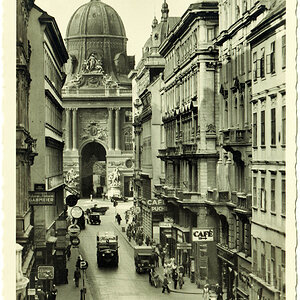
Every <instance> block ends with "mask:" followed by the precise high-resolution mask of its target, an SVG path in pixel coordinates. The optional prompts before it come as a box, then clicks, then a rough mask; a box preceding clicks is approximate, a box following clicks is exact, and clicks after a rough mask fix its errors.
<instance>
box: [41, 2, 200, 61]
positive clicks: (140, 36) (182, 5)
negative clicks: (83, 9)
mask: <svg viewBox="0 0 300 300" xmlns="http://www.w3.org/2000/svg"><path fill="white" fill-rule="evenodd" d="M89 1H90V0H67V1H64V0H35V4H36V5H37V6H39V7H40V8H41V9H43V10H44V11H46V12H47V13H48V14H49V15H51V16H52V17H54V18H55V20H56V22H57V24H58V27H59V29H60V32H61V35H62V37H63V38H65V34H66V29H67V26H68V22H69V20H70V18H71V16H72V15H73V13H74V12H75V11H76V9H77V8H78V7H79V6H81V5H83V4H85V3H88V2H89ZM103 2H105V3H106V4H108V5H110V6H111V7H112V8H114V9H115V10H116V12H117V13H118V14H119V15H120V17H121V19H122V21H123V24H124V26H125V31H126V36H127V38H128V42H127V54H128V55H135V61H136V64H137V63H138V61H139V60H140V58H141V55H142V47H143V45H144V44H145V42H146V41H147V39H148V38H149V36H150V33H151V24H152V20H153V18H154V16H156V18H157V19H158V21H160V18H161V11H160V10H161V6H162V3H163V0H103ZM193 2H197V1H196V0H194V1H193V0H167V3H168V5H169V16H171V17H180V16H182V15H183V13H184V12H185V11H186V10H187V8H188V6H189V5H190V4H191V3H193Z"/></svg>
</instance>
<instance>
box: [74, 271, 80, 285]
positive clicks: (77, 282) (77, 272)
mask: <svg viewBox="0 0 300 300" xmlns="http://www.w3.org/2000/svg"><path fill="white" fill-rule="evenodd" d="M80 278H81V274H80V270H79V268H76V270H75V271H74V282H75V286H76V287H78V286H79V279H80Z"/></svg>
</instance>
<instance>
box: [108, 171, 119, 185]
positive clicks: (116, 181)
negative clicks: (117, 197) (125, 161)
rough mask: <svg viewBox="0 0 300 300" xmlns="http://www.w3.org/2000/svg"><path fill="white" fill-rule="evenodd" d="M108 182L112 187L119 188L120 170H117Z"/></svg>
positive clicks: (109, 177)
mask: <svg viewBox="0 0 300 300" xmlns="http://www.w3.org/2000/svg"><path fill="white" fill-rule="evenodd" d="M108 180H109V183H110V186H111V187H119V186H120V185H121V182H120V172H119V169H118V168H115V169H114V170H113V172H112V173H111V174H110V175H109V176H108Z"/></svg>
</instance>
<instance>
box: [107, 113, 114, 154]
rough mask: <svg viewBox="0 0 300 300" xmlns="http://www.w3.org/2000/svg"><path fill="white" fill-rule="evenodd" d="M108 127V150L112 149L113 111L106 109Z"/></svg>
mask: <svg viewBox="0 0 300 300" xmlns="http://www.w3.org/2000/svg"><path fill="white" fill-rule="evenodd" d="M108 126H109V129H108V130H109V134H108V150H112V149H113V109H112V108H109V109H108Z"/></svg>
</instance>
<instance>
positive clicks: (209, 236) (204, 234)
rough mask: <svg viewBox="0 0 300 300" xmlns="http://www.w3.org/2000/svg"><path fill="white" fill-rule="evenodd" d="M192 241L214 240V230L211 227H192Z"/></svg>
mask: <svg viewBox="0 0 300 300" xmlns="http://www.w3.org/2000/svg"><path fill="white" fill-rule="evenodd" d="M192 237H193V242H199V241H202V242H212V241H213V240H214V231H213V229H212V228H206V229H193V232H192Z"/></svg>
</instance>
